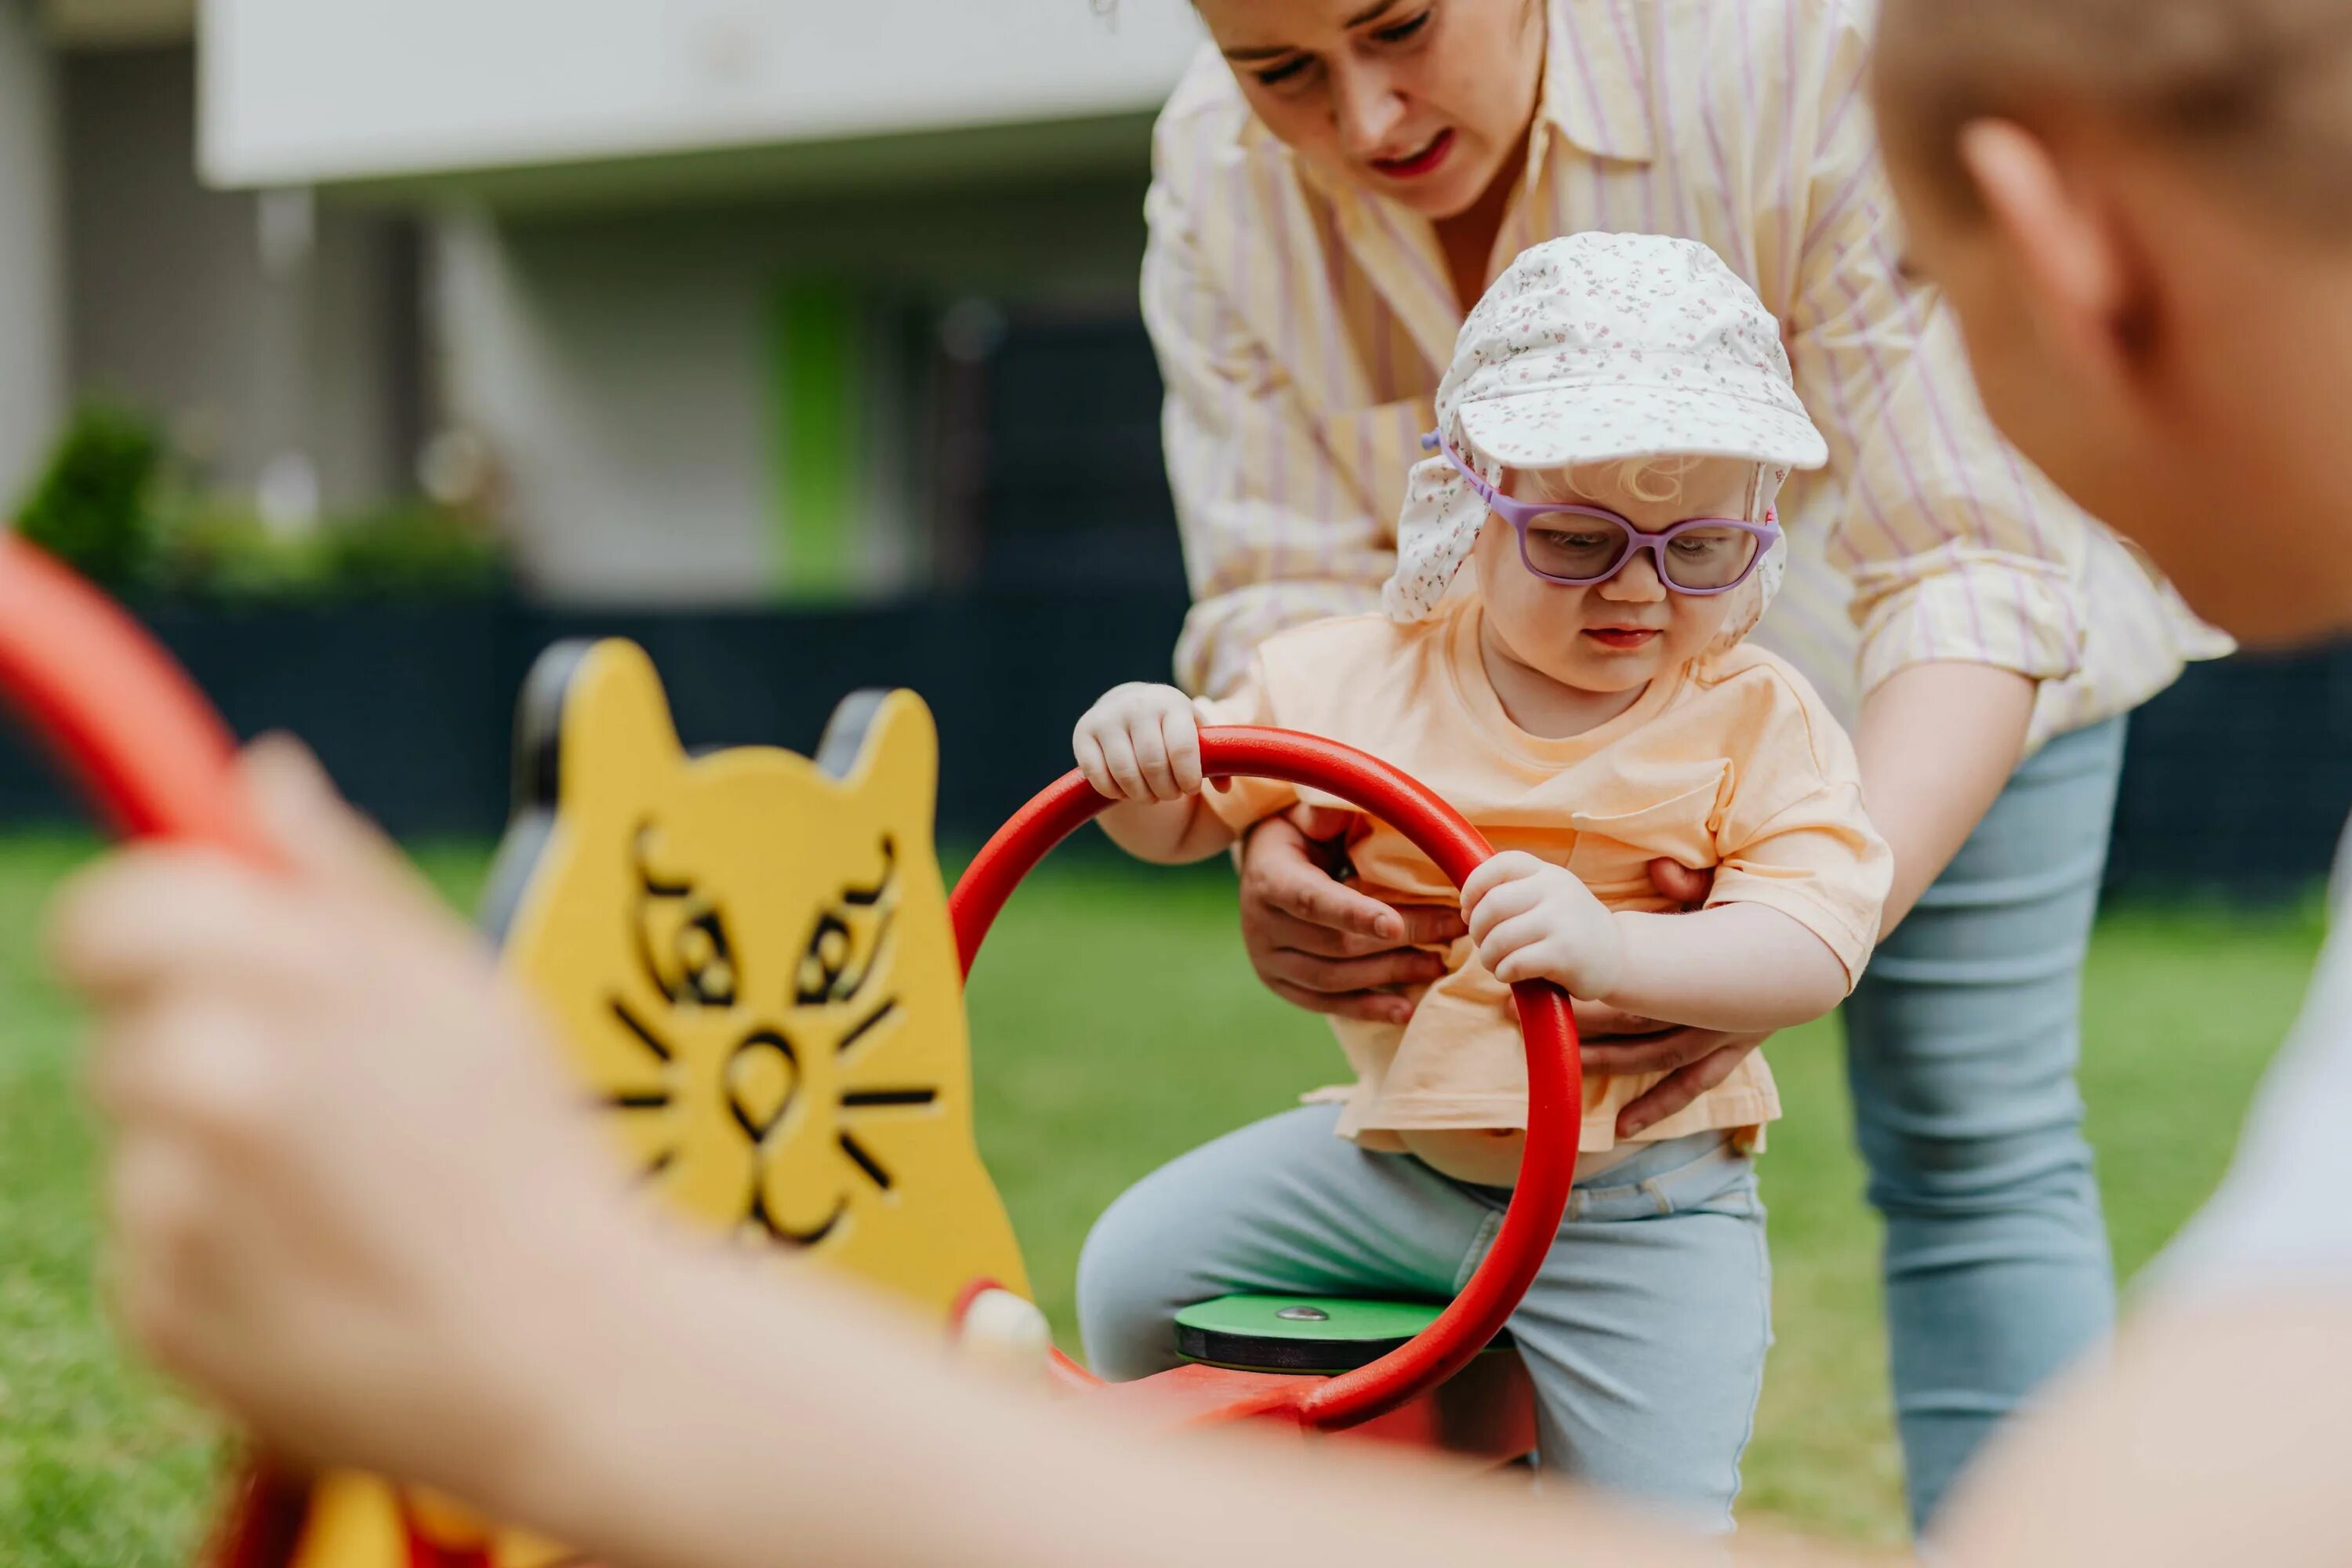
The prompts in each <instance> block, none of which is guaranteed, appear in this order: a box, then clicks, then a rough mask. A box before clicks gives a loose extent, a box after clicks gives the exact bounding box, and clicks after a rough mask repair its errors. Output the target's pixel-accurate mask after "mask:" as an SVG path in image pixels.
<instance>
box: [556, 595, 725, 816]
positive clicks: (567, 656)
mask: <svg viewBox="0 0 2352 1568" xmlns="http://www.w3.org/2000/svg"><path fill="white" fill-rule="evenodd" d="M683 754H684V753H683V752H681V750H680V748H679V746H678V743H677V726H676V725H675V724H673V723H672V722H671V721H670V716H669V699H668V697H667V695H666V694H665V693H664V692H663V690H662V683H661V677H660V676H658V675H656V673H655V672H654V663H653V660H652V659H650V658H646V651H645V649H643V648H641V647H638V646H637V645H636V644H635V643H633V642H628V641H625V640H624V639H622V638H619V637H610V638H606V639H604V641H601V642H566V643H558V644H557V645H556V646H555V647H551V648H549V649H548V650H547V652H545V653H544V654H541V656H540V658H539V662H538V663H537V664H535V665H533V666H532V667H531V671H530V679H529V680H528V681H526V682H525V683H524V686H523V694H522V700H521V703H520V714H519V715H518V717H517V721H516V725H515V806H516V809H517V810H518V811H519V812H520V811H529V810H532V809H534V808H536V809H539V810H551V809H552V808H553V807H554V805H555V804H556V802H557V800H558V798H559V797H560V796H561V795H562V790H563V787H564V784H565V783H566V782H567V780H578V779H584V778H590V777H594V778H598V779H602V780H604V781H606V783H607V784H618V783H619V782H621V779H623V778H625V777H635V776H642V775H643V774H645V773H649V772H651V771H653V770H656V769H663V768H670V767H675V766H676V765H677V763H678V762H679V760H680V759H681V757H682V756H683Z"/></svg>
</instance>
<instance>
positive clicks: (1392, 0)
mask: <svg viewBox="0 0 2352 1568" xmlns="http://www.w3.org/2000/svg"><path fill="white" fill-rule="evenodd" d="M1196 5H1197V7H1198V9H1199V11H1200V14H1201V20H1202V22H1203V23H1204V24H1206V25H1207V26H1208V29H1209V36H1210V37H1212V38H1213V39H1214V40H1215V41H1216V45H1217V47H1218V48H1219V49H1220V50H1221V51H1222V52H1223V55H1224V57H1225V60H1226V62H1227V63H1228V64H1229V65H1231V66H1232V67H1233V71H1234V79H1236V80H1237V81H1239V82H1240V83H1241V88H1242V94H1243V96H1244V98H1245V99H1247V100H1248V101H1249V106H1250V108H1251V109H1252V110H1255V112H1256V114H1257V117H1258V119H1259V120H1260V121H1264V123H1265V127H1266V129H1267V130H1269V131H1271V132H1274V134H1275V135H1276V136H1277V137H1280V138H1281V139H1282V140H1283V141H1284V142H1286V143H1288V144H1289V145H1290V146H1292V147H1294V148H1296V149H1297V151H1298V152H1299V153H1300V154H1301V155H1303V156H1305V157H1307V158H1310V159H1313V160H1314V161H1315V162H1316V163H1318V164H1320V165H1322V166H1323V167H1324V168H1325V169H1327V170H1328V171H1329V172H1331V173H1333V174H1339V175H1341V176H1343V177H1345V178H1348V179H1350V180H1353V181H1355V182H1357V183H1358V184H1363V185H1367V186H1369V187H1370V188H1371V189H1372V190H1375V191H1377V192H1379V193H1380V194H1381V195H1384V196H1388V197H1390V198H1391V199H1393V200H1395V201H1397V202H1400V203H1402V204H1403V205H1406V206H1409V207H1411V208H1412V209H1413V210H1414V211H1415V212H1418V213H1420V214H1421V215H1422V216H1424V217H1428V218H1432V219H1442V218H1448V217H1453V216H1456V215H1458V214H1460V213H1461V212H1463V211H1464V210H1465V209H1466V208H1467V207H1469V206H1470V205H1471V204H1472V203H1474V202H1475V201H1476V200H1477V199H1478V197H1479V196H1480V195H1482V194H1483V193H1484V192H1485V191H1486V187H1487V186H1488V185H1490V184H1493V183H1494V180H1495V177H1496V175H1497V174H1500V173H1501V172H1502V170H1503V169H1504V167H1505V166H1506V165H1507V164H1508V163H1510V162H1511V160H1512V159H1513V158H1514V157H1515V156H1516V155H1517V153H1519V152H1520V150H1521V149H1522V147H1523V146H1524V145H1525V143H1526V140H1527V134H1528V125H1529V124H1530V123H1531V122H1532V121H1533V120H1534V118H1535V106H1536V95H1537V91H1538V86H1539V84H1540V83H1541V81H1542V79H1543V56H1544V25H1543V24H1544V12H1543V6H1542V5H1541V3H1540V0H1196Z"/></svg>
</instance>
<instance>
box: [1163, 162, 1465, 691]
mask: <svg viewBox="0 0 2352 1568" xmlns="http://www.w3.org/2000/svg"><path fill="white" fill-rule="evenodd" d="M1200 157H1201V155H1200V153H1199V151H1198V150H1197V149H1196V148H1194V147H1192V146H1190V145H1188V144H1186V143H1185V142H1183V141H1182V140H1181V138H1173V133H1172V132H1171V130H1170V128H1169V127H1167V126H1166V125H1164V124H1163V126H1162V127H1161V128H1160V134H1159V138H1158V142H1157V145H1156V147H1155V178H1154V180H1153V182H1152V186H1151V190H1150V194H1149V195H1147V196H1146V198H1145V200H1144V217H1145V221H1146V224H1147V226H1148V228H1149V231H1150V239H1149V243H1148V246H1147V247H1146V249H1145V252H1144V258H1143V281H1142V302H1143V321H1144V325H1145V327H1146V328H1147V329H1148V330H1149V331H1150V334H1151V344H1152V348H1153V349H1154V351H1155V352H1156V353H1157V354H1158V356H1159V360H1160V379H1161V380H1162V382H1164V383H1165V384H1166V386H1167V398H1166V407H1165V410H1164V413H1163V416H1162V419H1161V433H1162V436H1163V438H1164V445H1165V447H1166V448H1167V466H1168V487H1169V490H1170V493H1171V496H1172V497H1173V499H1174V501H1175V507H1176V521H1177V524H1178V527H1179V529H1180V531H1181V533H1182V536H1183V543H1184V563H1185V566H1186V569H1187V571H1188V573H1189V574H1190V576H1191V581H1192V595H1193V604H1192V611H1191V613H1190V614H1189V615H1188V616H1186V617H1185V621H1184V631H1183V635H1182V637H1181V639H1180V640H1179V642H1178V644H1177V647H1176V675H1177V679H1178V680H1179V681H1180V682H1181V683H1182V684H1183V685H1184V686H1185V687H1186V688H1187V689H1191V690H1192V691H1194V692H1196V693H1200V694H1202V695H1205V696H1213V697H1214V696H1223V695H1224V694H1225V693H1226V692H1228V691H1230V690H1232V689H1234V686H1235V685H1237V684H1238V683H1239V682H1240V681H1241V680H1242V679H1243V678H1244V676H1245V675H1246V673H1247V671H1248V669H1249V666H1250V659H1251V658H1252V656H1253V655H1254V654H1255V652H1256V649H1257V645H1258V644H1259V643H1261V642H1263V641H1264V640H1265V638H1266V637H1271V636H1272V635H1273V634H1275V633H1276V632H1277V631H1280V630H1282V629H1283V628H1284V627H1286V626H1301V625H1304V624H1306V623H1307V622H1309V621H1316V620H1321V619H1323V618H1325V617H1326V616H1346V615H1355V614H1359V613H1360V612H1363V611H1366V610H1370V609H1376V608H1378V607H1379V605H1380V596H1381V584H1382V583H1384V582H1386V581H1387V580H1388V577H1389V574H1390V573H1391V572H1392V571H1394V570H1395V568H1396V546H1395V542H1394V535H1393V531H1392V530H1393V526H1394V523H1395V521H1396V520H1395V518H1394V517H1392V516H1391V517H1382V516H1380V515H1377V514H1376V513H1375V511H1374V510H1373V508H1372V506H1371V505H1370V501H1369V500H1368V498H1369V497H1370V496H1371V495H1376V494H1380V493H1382V487H1381V484H1380V483H1379V480H1380V478H1381V475H1380V474H1379V471H1378V470H1379V468H1380V467H1381V465H1383V464H1387V463H1393V464H1394V466H1395V472H1396V474H1397V476H1398V477H1399V478H1400V479H1401V478H1402V475H1403V474H1404V473H1405V471H1406V470H1407V469H1409V468H1411V467H1412V463H1413V462H1414V460H1415V459H1417V458H1419V457H1420V455H1421V454H1420V451H1419V447H1418V444H1417V443H1418V439H1419V437H1420V436H1421V433H1422V432H1423V430H1425V429H1427V428H1428V420H1429V413H1428V410H1427V408H1426V407H1425V406H1423V407H1412V408H1408V407H1404V406H1398V407H1395V408H1393V409H1391V410H1385V411H1382V412H1384V413H1386V414H1387V415H1389V416H1390V417H1388V418H1386V419H1385V420H1382V419H1380V418H1377V417H1375V416H1371V415H1367V416H1366V417H1367V418H1370V419H1372V421H1373V424H1374V425H1379V426H1382V427H1381V429H1380V430H1379V431H1378V432H1377V433H1375V432H1374V430H1373V429H1372V428H1371V426H1367V427H1366V429H1365V432H1364V437H1363V439H1362V440H1361V442H1360V443H1357V442H1350V443H1349V445H1348V447H1347V448H1346V450H1347V453H1348V457H1349V463H1350V465H1351V466H1352V468H1353V471H1351V470H1350V468H1343V467H1342V466H1341V464H1340V462H1339V459H1338V458H1336V457H1335V455H1334V454H1333V451H1332V449H1331V447H1329V445H1328V444H1327V441H1326V439H1325V433H1324V430H1323V428H1322V421H1321V420H1320V419H1318V411H1316V410H1313V409H1310V408H1309V407H1308V406H1307V404H1306V403H1305V402H1304V401H1303V400H1302V398H1301V396H1300V395H1299V391H1298V388H1297V384H1295V382H1294V381H1293V380H1292V377H1291V374H1290V371H1289V370H1288V369H1287V368H1286V367H1285V366H1284V365H1282V364H1281V363H1278V362H1277V360H1276V357H1275V355H1274V354H1273V353H1271V352H1270V351H1269V350H1268V348H1267V346H1266V344H1265V342H1264V341H1263V340H1262V338H1261V337H1260V335H1259V333H1258V331H1257V329H1256V328H1255V326H1253V324H1252V321H1251V319H1250V317H1249V316H1248V315H1247V314H1246V313H1245V312H1244V310H1242V309H1241V308H1240V307H1239V306H1238V305H1237V304H1236V303H1235V302H1234V300H1233V299H1232V298H1231V297H1230V293H1229V289H1230V287H1231V284H1232V271H1233V269H1234V268H1251V267H1255V268H1263V269H1264V271H1265V274H1266V275H1267V276H1269V277H1270V276H1272V275H1273V274H1274V272H1275V271H1276V269H1277V268H1281V267H1283V266H1286V265H1287V264H1288V262H1287V258H1284V257H1282V256H1280V255H1279V254H1275V253H1272V252H1271V251H1269V249H1268V248H1267V247H1268V244H1269V242H1268V241H1267V240H1266V239H1265V237H1262V236H1259V235H1256V234H1254V233H1253V234H1249V235H1247V236H1245V237H1243V240H1242V242H1241V243H1240V244H1238V245H1236V246H1234V247H1230V248H1231V250H1232V251H1234V253H1236V255H1234V256H1230V257H1228V258H1226V260H1227V263H1228V264H1227V265H1226V266H1224V267H1223V268H1221V267H1220V266H1218V265H1216V264H1213V262H1212V261H1211V259H1210V258H1209V257H1208V256H1206V255H1204V254H1203V253H1202V239H1201V235H1200V232H1199V228H1200V223H1201V215H1199V214H1196V213H1195V212H1194V211H1193V210H1192V207H1191V206H1190V205H1188V202H1187V196H1188V195H1189V194H1192V193H1193V192H1194V191H1195V190H1196V188H1197V186H1198V185H1199V184H1201V183H1202V181H1203V180H1205V179H1211V178H1214V177H1215V175H1214V172H1213V171H1212V170H1207V169H1203V168H1202V166H1201V163H1200ZM1211 216H1215V215H1211ZM1324 412H1329V411H1324ZM1375 434H1377V437H1378V438H1374V437H1375ZM1367 470H1370V471H1367Z"/></svg>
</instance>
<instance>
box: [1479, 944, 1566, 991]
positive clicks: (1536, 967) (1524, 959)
mask: <svg viewBox="0 0 2352 1568" xmlns="http://www.w3.org/2000/svg"><path fill="white" fill-rule="evenodd" d="M1486 967H1487V968H1488V969H1489V970H1490V971H1492V972H1493V973H1494V976H1495V978H1496V979H1497V980H1499V981H1501V982H1502V983H1503V984H1506V985H1517V984H1520V983H1521V982H1522V981H1528V980H1548V979H1549V978H1550V976H1549V974H1547V973H1545V969H1546V965H1545V963H1544V962H1543V949H1542V948H1540V947H1523V948H1520V949H1519V950H1518V951H1517V952H1510V953H1506V954H1505V955H1504V956H1503V957H1502V958H1500V959H1498V960H1497V961H1496V962H1495V963H1490V964H1488V965H1487V966H1486Z"/></svg>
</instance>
